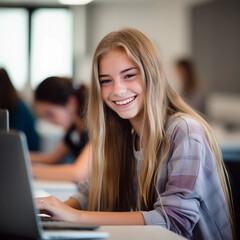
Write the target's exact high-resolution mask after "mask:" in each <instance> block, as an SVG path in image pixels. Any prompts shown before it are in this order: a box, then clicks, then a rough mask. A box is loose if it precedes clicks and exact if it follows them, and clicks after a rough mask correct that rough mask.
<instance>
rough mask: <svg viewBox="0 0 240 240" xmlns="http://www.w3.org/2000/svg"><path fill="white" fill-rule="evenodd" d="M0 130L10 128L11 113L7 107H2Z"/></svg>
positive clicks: (0, 110) (0, 111)
mask: <svg viewBox="0 0 240 240" xmlns="http://www.w3.org/2000/svg"><path fill="white" fill-rule="evenodd" d="M0 130H4V131H8V130H9V113H8V110H6V109H0Z"/></svg>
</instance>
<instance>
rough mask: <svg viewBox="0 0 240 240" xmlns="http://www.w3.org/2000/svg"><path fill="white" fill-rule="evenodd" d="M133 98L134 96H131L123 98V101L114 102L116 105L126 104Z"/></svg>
mask: <svg viewBox="0 0 240 240" xmlns="http://www.w3.org/2000/svg"><path fill="white" fill-rule="evenodd" d="M133 99H134V97H131V98H128V99H126V100H123V101H115V103H116V104H118V105H124V104H127V103H129V102H131V101H133Z"/></svg>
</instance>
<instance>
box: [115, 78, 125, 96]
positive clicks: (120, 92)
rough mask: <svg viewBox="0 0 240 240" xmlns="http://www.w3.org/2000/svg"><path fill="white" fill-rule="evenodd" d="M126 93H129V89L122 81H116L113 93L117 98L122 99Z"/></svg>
mask: <svg viewBox="0 0 240 240" xmlns="http://www.w3.org/2000/svg"><path fill="white" fill-rule="evenodd" d="M126 92H127V87H126V86H125V84H124V83H123V82H122V81H121V80H116V81H114V89H113V93H114V95H115V96H117V97H122V96H124V95H125V94H126Z"/></svg>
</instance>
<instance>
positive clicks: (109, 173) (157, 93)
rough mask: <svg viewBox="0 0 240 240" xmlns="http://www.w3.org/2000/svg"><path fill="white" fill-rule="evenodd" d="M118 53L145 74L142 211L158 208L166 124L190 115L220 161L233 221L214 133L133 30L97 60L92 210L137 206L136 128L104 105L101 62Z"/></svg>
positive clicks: (108, 43) (108, 42)
mask: <svg viewBox="0 0 240 240" xmlns="http://www.w3.org/2000/svg"><path fill="white" fill-rule="evenodd" d="M114 49H120V50H123V51H125V52H126V53H127V55H128V57H129V59H131V60H132V61H133V62H134V63H135V64H136V65H137V67H138V68H139V69H140V71H141V75H142V79H143V89H144V92H145V101H144V114H143V115H144V116H143V126H142V133H141V136H140V140H141V141H140V142H141V148H142V149H143V162H142V165H141V169H140V174H139V187H138V188H139V189H138V190H139V191H138V192H139V201H140V209H141V210H151V209H153V203H154V199H155V192H156V178H157V173H158V171H159V168H160V167H161V165H162V162H163V161H164V159H165V158H166V155H167V153H168V150H169V143H168V141H167V138H166V133H165V130H164V126H165V123H166V121H167V119H168V117H169V116H170V115H172V114H179V115H181V114H185V115H188V116H191V117H193V118H194V119H196V120H197V121H198V122H200V124H201V125H202V127H203V128H204V130H205V133H206V137H207V140H208V143H209V145H210V148H211V150H212V153H213V155H214V158H215V160H216V166H217V171H218V174H219V178H220V181H221V185H222V188H223V192H224V196H225V198H226V201H227V204H228V206H229V213H230V220H231V213H232V212H231V204H230V199H229V192H228V185H227V183H226V180H225V175H226V176H227V173H226V170H225V167H224V164H223V160H222V155H221V151H220V149H219V147H218V144H217V142H216V139H215V137H214V134H213V133H212V130H211V128H210V127H209V125H208V124H207V122H206V121H205V120H204V119H203V118H202V117H201V116H200V115H199V114H198V113H196V112H195V111H194V110H193V109H192V108H191V107H190V106H188V105H187V104H186V103H185V102H184V101H183V100H182V99H181V97H180V96H179V95H178V94H177V93H176V92H175V90H174V89H173V88H172V87H171V86H170V84H169V83H168V81H167V79H166V77H165V75H164V72H163V70H162V65H161V62H160V57H159V55H158V51H157V49H156V48H155V46H154V45H153V43H152V42H151V41H150V40H149V39H148V38H147V37H146V36H145V35H144V34H142V33H141V32H139V31H138V30H136V29H132V28H125V29H122V30H120V31H116V32H111V33H110V34H108V35H106V36H105V37H104V38H103V39H102V40H101V42H100V43H99V45H98V47H97V49H96V51H95V54H94V58H93V65H92V82H91V87H90V101H89V124H90V138H91V141H92V144H93V148H94V150H93V154H92V156H93V167H92V176H91V187H90V199H89V209H90V210H104V211H130V210H131V209H136V205H137V204H136V199H135V196H134V191H133V189H132V185H133V184H131V183H132V181H133V175H134V170H135V162H134V157H133V140H132V127H131V125H130V123H129V121H128V120H124V119H121V118H120V117H119V116H118V115H117V114H116V113H115V112H114V111H112V110H111V109H110V108H108V107H107V106H106V104H105V103H104V102H103V99H102V96H101V89H100V84H99V78H98V68H99V61H100V60H101V58H102V57H103V56H104V55H106V54H107V53H109V52H110V51H111V50H114ZM146 139H147V141H146ZM160 149H161V154H160ZM159 159H160V160H159ZM231 222H232V221H231Z"/></svg>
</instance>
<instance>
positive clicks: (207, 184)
mask: <svg viewBox="0 0 240 240" xmlns="http://www.w3.org/2000/svg"><path fill="white" fill-rule="evenodd" d="M166 133H167V138H168V140H169V143H170V150H169V153H168V155H167V157H166V159H165V160H164V162H163V164H162V166H161V169H160V170H159V174H158V184H157V187H158V192H159V195H160V196H161V197H160V198H159V197H158V194H156V202H155V204H154V209H153V210H151V211H141V213H142V215H143V217H144V220H145V223H146V224H147V225H160V226H162V227H165V228H167V229H169V230H171V231H173V232H175V233H178V234H179V235H181V236H184V237H186V238H188V239H194V240H197V239H206V240H215V239H216V240H220V239H222V240H223V239H224V240H228V239H232V233H231V227H230V223H229V218H228V210H227V205H226V202H225V198H224V195H223V191H222V188H221V184H220V180H219V177H218V173H217V169H216V164H215V160H214V157H213V155H212V152H211V149H210V148H209V144H208V142H207V140H206V136H205V133H204V130H203V128H202V126H201V125H200V124H199V123H198V122H197V121H196V120H194V119H192V118H189V117H185V116H184V117H183V116H181V117H174V116H172V117H170V118H169V120H168V122H167V124H166ZM134 155H135V158H136V159H137V168H136V174H135V181H134V188H135V190H136V194H137V189H138V181H137V173H138V169H139V168H140V165H141V162H142V151H135V149H134ZM79 189H80V191H79V193H76V194H75V195H74V196H73V198H76V199H77V200H78V201H79V203H80V205H81V207H82V209H85V210H87V208H88V183H87V181H85V182H82V183H80V185H79ZM162 206H163V207H162ZM163 209H164V210H163ZM159 237H161V236H159Z"/></svg>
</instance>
